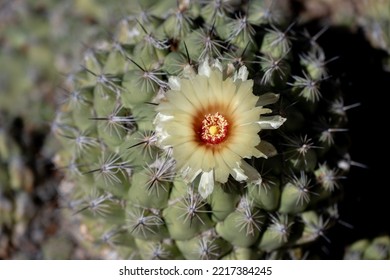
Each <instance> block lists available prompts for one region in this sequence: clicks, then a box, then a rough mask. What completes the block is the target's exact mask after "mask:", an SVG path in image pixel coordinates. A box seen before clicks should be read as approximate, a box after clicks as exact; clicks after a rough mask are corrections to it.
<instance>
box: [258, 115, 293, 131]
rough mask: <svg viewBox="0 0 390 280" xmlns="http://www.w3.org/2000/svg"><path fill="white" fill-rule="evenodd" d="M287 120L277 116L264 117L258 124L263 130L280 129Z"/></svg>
mask: <svg viewBox="0 0 390 280" xmlns="http://www.w3.org/2000/svg"><path fill="white" fill-rule="evenodd" d="M286 120H287V119H286V118H283V117H281V116H279V115H277V116H265V117H264V116H263V117H261V118H260V121H258V122H257V123H258V124H259V125H260V127H261V129H278V128H279V127H280V126H281V125H282V124H283V123H284V122H285V121H286Z"/></svg>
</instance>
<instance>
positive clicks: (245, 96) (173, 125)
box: [155, 60, 285, 197]
mask: <svg viewBox="0 0 390 280" xmlns="http://www.w3.org/2000/svg"><path fill="white" fill-rule="evenodd" d="M231 67H232V66H231V65H230V69H231ZM225 75H226V74H225ZM247 76H248V71H247V69H246V67H245V66H242V67H241V68H240V69H239V70H238V71H236V72H235V73H234V74H233V75H230V76H228V77H225V78H224V74H223V69H222V65H221V64H220V63H219V62H218V61H216V62H214V64H213V65H211V66H210V65H209V61H208V60H205V61H204V62H203V63H202V64H201V65H200V67H199V69H198V73H197V74H195V73H194V74H193V75H190V76H189V77H186V78H179V77H172V78H170V81H169V83H170V87H171V89H170V90H169V91H168V92H167V93H166V96H165V98H163V100H162V101H161V102H160V104H159V105H158V107H157V111H158V114H157V117H156V120H155V124H156V132H157V135H158V138H159V143H160V145H161V146H162V147H163V148H169V149H172V156H173V158H174V159H175V161H176V168H177V170H178V171H179V172H180V173H181V174H182V175H183V178H184V180H186V181H187V182H192V181H193V180H194V179H195V178H196V177H197V176H198V175H200V176H201V177H200V181H199V187H198V190H199V193H200V194H201V195H202V196H203V197H207V196H208V195H209V194H210V193H211V192H212V191H213V188H214V183H215V181H216V182H220V183H226V182H227V180H228V177H229V175H231V176H233V178H235V179H236V180H237V181H248V180H250V181H254V180H261V176H260V174H259V173H258V172H257V171H256V170H255V169H254V168H253V167H252V166H250V165H249V164H248V163H246V162H245V161H244V160H243V159H244V158H251V157H266V154H267V153H263V152H262V151H260V147H262V146H263V147H266V148H268V149H271V150H272V149H273V146H272V145H270V144H269V143H262V142H260V137H259V132H260V130H261V129H274V128H278V127H279V126H280V125H282V123H283V122H284V121H285V119H284V118H282V117H280V116H262V115H263V114H269V113H271V110H269V109H267V108H263V105H267V104H270V103H274V102H276V101H277V99H278V96H277V95H276V94H266V95H264V96H263V98H261V97H260V98H259V97H258V96H255V95H254V94H253V92H252V91H253V80H248V79H247ZM261 143H262V144H261ZM270 147H271V148H270Z"/></svg>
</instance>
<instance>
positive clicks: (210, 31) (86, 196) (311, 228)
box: [52, 1, 354, 259]
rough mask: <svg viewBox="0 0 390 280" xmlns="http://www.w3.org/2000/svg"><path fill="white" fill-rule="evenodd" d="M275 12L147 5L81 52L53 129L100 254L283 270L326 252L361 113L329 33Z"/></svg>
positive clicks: (256, 5)
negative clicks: (326, 40)
mask: <svg viewBox="0 0 390 280" xmlns="http://www.w3.org/2000/svg"><path fill="white" fill-rule="evenodd" d="M271 2H272V3H268V2H267V1H242V3H241V1H178V3H176V1H159V2H158V3H156V2H154V1H142V4H141V3H140V4H134V7H131V10H132V11H133V12H132V13H130V14H129V15H128V16H126V17H125V18H124V19H123V20H121V21H120V22H119V24H118V28H117V30H116V33H115V35H114V36H113V39H112V40H107V41H106V42H104V43H103V44H99V45H96V46H94V47H93V48H91V49H90V50H89V51H87V52H86V53H85V56H84V63H83V67H82V69H80V71H79V72H77V73H73V74H72V75H71V79H68V81H67V85H66V86H67V88H68V90H69V93H70V94H69V95H68V99H67V100H66V102H64V103H63V104H62V105H61V106H60V107H59V108H58V112H57V115H56V119H55V120H54V122H53V124H52V129H53V132H54V133H55V135H56V136H57V137H58V140H59V141H60V142H61V143H62V144H63V149H62V150H60V151H59V152H58V153H57V156H56V163H57V166H58V167H61V168H64V170H65V173H66V180H65V181H66V182H67V183H71V184H67V186H71V188H70V191H69V192H68V193H67V194H66V196H67V199H68V200H67V206H68V207H69V213H71V214H75V213H77V215H75V216H74V217H76V218H77V219H78V221H79V223H80V226H81V228H82V232H81V233H80V234H79V237H80V239H81V240H82V241H83V243H84V244H85V245H86V246H87V247H89V248H90V249H91V250H96V251H98V252H103V253H102V255H101V256H102V257H107V258H108V257H110V258H134V259H139V258H142V259H183V258H184V259H274V258H276V259H280V258H301V255H302V254H303V253H304V251H305V245H306V244H309V243H311V242H313V241H315V240H317V239H318V238H323V239H325V240H326V239H327V237H326V231H327V230H328V229H329V228H330V227H332V226H333V225H334V224H335V223H337V220H338V212H337V203H338V201H339V195H340V193H341V191H342V190H341V180H342V179H344V178H345V174H346V173H347V171H348V170H349V168H350V162H349V155H348V134H347V133H346V132H347V128H346V125H347V114H346V113H347V110H348V109H349V108H353V107H354V105H350V104H344V102H343V96H342V93H341V92H340V91H339V90H338V88H337V83H336V82H335V81H334V80H332V79H331V78H330V74H328V73H327V69H326V64H327V63H328V62H329V61H330V60H331V59H332V58H326V57H325V54H324V52H323V50H322V49H321V47H320V46H319V45H318V44H317V43H316V38H317V37H318V36H320V34H317V35H309V34H308V33H307V32H304V30H301V28H300V27H299V26H298V25H297V24H294V23H292V24H290V23H289V22H287V21H286V22H284V21H282V20H280V19H281V18H283V20H284V19H285V18H286V17H280V16H279V13H278V11H279V10H278V9H277V7H276V6H275V4H276V2H274V1H271ZM131 5H133V4H131Z"/></svg>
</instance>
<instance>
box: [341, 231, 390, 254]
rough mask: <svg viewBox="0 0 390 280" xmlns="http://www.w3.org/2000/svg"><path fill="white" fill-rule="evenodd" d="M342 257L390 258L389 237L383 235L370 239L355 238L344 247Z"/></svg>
mask: <svg viewBox="0 0 390 280" xmlns="http://www.w3.org/2000/svg"><path fill="white" fill-rule="evenodd" d="M344 259H346V260H390V237H389V236H388V235H383V236H378V237H375V238H373V239H371V240H369V239H361V240H357V241H355V242H354V243H352V244H351V245H349V246H348V247H347V248H346V250H345V253H344Z"/></svg>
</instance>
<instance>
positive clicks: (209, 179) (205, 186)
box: [198, 170, 214, 198]
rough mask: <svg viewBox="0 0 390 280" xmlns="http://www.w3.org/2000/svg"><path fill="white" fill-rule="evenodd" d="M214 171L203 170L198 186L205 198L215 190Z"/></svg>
mask: <svg viewBox="0 0 390 280" xmlns="http://www.w3.org/2000/svg"><path fill="white" fill-rule="evenodd" d="M213 173H214V171H213V170H211V171H209V172H203V173H202V175H201V177H200V181H199V186H198V192H199V194H200V195H201V196H202V197H203V198H207V197H208V196H209V195H210V194H211V193H212V192H213V190H214V174H213Z"/></svg>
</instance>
